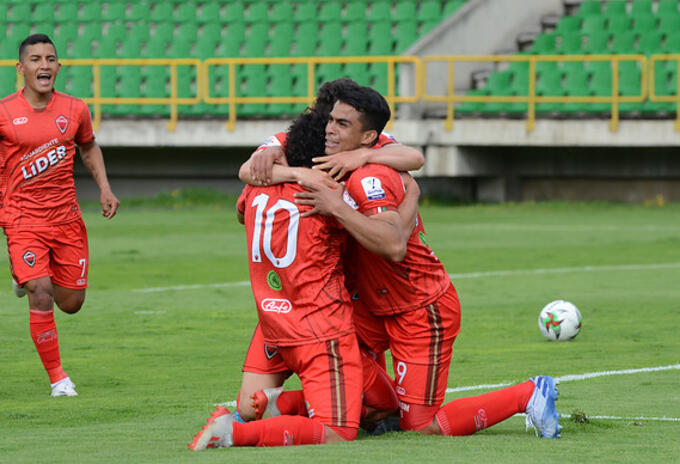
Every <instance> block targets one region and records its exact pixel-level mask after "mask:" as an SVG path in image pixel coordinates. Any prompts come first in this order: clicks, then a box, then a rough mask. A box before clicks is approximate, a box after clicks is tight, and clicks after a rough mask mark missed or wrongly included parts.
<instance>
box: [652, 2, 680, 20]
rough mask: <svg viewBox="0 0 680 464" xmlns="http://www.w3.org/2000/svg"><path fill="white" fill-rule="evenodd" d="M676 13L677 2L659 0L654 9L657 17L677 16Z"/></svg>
mask: <svg viewBox="0 0 680 464" xmlns="http://www.w3.org/2000/svg"><path fill="white" fill-rule="evenodd" d="M678 13H679V12H678V0H659V3H658V4H657V9H656V14H657V16H659V17H663V16H665V15H677V14H678Z"/></svg>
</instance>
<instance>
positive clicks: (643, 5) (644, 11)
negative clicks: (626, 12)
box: [630, 0, 653, 18]
mask: <svg viewBox="0 0 680 464" xmlns="http://www.w3.org/2000/svg"><path fill="white" fill-rule="evenodd" d="M630 14H631V16H632V17H633V18H637V17H639V16H648V15H650V14H653V9H652V0H635V1H634V2H633V4H632V5H631V9H630Z"/></svg>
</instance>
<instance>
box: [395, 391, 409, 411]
mask: <svg viewBox="0 0 680 464" xmlns="http://www.w3.org/2000/svg"><path fill="white" fill-rule="evenodd" d="M395 390H396V391H397V393H398V394H400V395H405V394H406V389H405V388H404V387H402V386H401V385H397V388H395ZM402 409H403V408H402ZM405 411H406V412H408V406H407V407H406V409H405Z"/></svg>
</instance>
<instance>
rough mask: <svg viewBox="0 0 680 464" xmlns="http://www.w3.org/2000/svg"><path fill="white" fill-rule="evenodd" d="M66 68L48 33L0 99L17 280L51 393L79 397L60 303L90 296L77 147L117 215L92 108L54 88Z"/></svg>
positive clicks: (0, 219) (4, 189)
mask: <svg viewBox="0 0 680 464" xmlns="http://www.w3.org/2000/svg"><path fill="white" fill-rule="evenodd" d="M60 69H61V64H60V63H59V60H58V57H57V51H56V49H55V47H54V44H53V43H52V41H51V40H50V38H49V37H48V36H46V35H43V34H34V35H31V36H29V37H27V38H26V39H25V40H24V41H23V42H22V43H21V45H20V47H19V62H18V63H17V71H18V72H19V73H20V74H22V75H23V77H24V81H25V86H24V88H23V89H21V90H20V91H18V92H16V93H13V94H11V95H9V96H7V97H6V98H4V99H2V100H0V226H2V227H3V229H4V233H5V235H6V236H7V247H8V254H9V260H10V267H11V271H12V277H13V286H14V290H15V293H16V294H17V296H20V297H21V296H24V295H25V294H28V306H29V313H30V317H29V325H30V333H31V338H32V339H33V342H34V344H35V347H36V349H37V351H38V354H39V355H40V359H41V361H42V363H43V366H44V368H45V370H46V371H47V374H48V376H49V379H50V384H51V386H52V396H76V395H77V392H76V390H75V385H74V384H73V382H72V381H71V379H70V378H69V377H68V375H67V374H66V372H65V371H64V369H63V368H62V365H61V358H60V354H59V340H58V337H57V327H56V324H55V321H54V303H56V304H57V306H58V307H59V308H60V309H61V310H62V311H64V312H65V313H68V314H74V313H77V312H78V311H79V310H80V308H81V306H82V305H83V302H84V301H85V289H86V288H87V273H88V265H89V256H88V245H87V233H86V230H85V224H84V223H83V220H82V218H81V213H80V207H79V206H78V202H77V199H76V194H75V183H74V180H73V162H74V158H75V154H76V145H77V146H78V147H79V148H80V156H81V158H82V160H83V163H84V164H85V166H86V167H87V168H88V170H89V171H90V173H91V174H92V177H93V178H94V180H95V181H96V183H97V185H98V187H99V190H100V194H101V195H100V202H101V205H102V214H103V216H104V217H106V218H107V219H111V218H112V217H113V216H114V215H115V214H116V210H117V209H118V205H119V202H118V199H117V198H116V197H115V195H114V194H113V193H112V192H111V188H110V186H109V182H108V179H107V176H106V169H105V167H104V159H103V156H102V151H101V149H100V148H99V145H97V143H96V142H95V140H94V133H93V131H92V121H91V119H90V112H89V109H88V107H87V105H86V104H85V102H83V101H82V100H79V99H77V98H74V97H71V96H69V95H66V94H64V93H61V92H57V91H55V90H54V82H55V79H56V78H57V75H58V74H59V70H60Z"/></svg>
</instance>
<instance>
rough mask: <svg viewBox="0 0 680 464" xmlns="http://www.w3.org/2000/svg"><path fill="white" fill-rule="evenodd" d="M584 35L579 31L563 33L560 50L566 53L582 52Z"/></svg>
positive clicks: (576, 53)
mask: <svg viewBox="0 0 680 464" xmlns="http://www.w3.org/2000/svg"><path fill="white" fill-rule="evenodd" d="M582 47H583V36H582V35H581V34H580V33H578V32H572V33H569V34H563V35H562V36H561V37H560V47H559V52H560V53H564V54H566V55H569V54H575V55H578V54H580V53H582Z"/></svg>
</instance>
